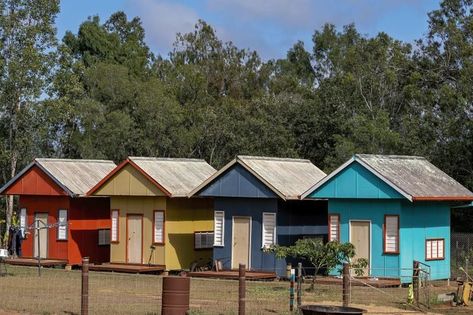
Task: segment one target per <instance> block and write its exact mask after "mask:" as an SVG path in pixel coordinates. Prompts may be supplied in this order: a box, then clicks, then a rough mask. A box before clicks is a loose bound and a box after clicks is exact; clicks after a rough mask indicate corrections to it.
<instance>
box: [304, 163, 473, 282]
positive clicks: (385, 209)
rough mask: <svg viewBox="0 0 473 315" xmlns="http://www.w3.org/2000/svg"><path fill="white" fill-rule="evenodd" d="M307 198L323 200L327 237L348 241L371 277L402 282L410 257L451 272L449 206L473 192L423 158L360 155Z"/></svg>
mask: <svg viewBox="0 0 473 315" xmlns="http://www.w3.org/2000/svg"><path fill="white" fill-rule="evenodd" d="M306 197H307V198H317V199H321V198H322V199H327V200H328V220H329V236H328V238H329V240H338V241H340V242H351V243H353V244H354V245H355V248H356V251H357V255H356V257H355V259H356V258H360V257H362V258H366V259H368V261H369V273H370V274H369V275H370V276H373V277H394V278H400V280H401V282H403V283H404V282H410V276H411V275H412V264H413V261H414V260H417V261H420V262H421V263H424V264H427V265H429V266H430V272H431V279H432V280H437V279H447V278H449V277H450V208H451V207H452V205H454V204H455V203H458V202H459V201H460V202H464V201H470V200H473V193H472V192H470V191H469V190H468V189H466V188H465V187H463V186H462V185H460V184H459V183H458V182H456V181H455V180H454V179H452V178H451V177H450V176H448V175H447V174H445V173H444V172H442V171H441V170H440V169H438V168H437V167H435V166H434V165H432V164H431V163H430V162H428V161H427V160H426V159H424V158H422V157H411V156H388V155H367V154H360V155H355V156H354V157H353V158H352V159H350V160H349V161H347V162H346V163H345V164H343V165H342V166H340V167H339V168H338V169H337V170H335V171H334V172H332V173H331V174H330V175H328V176H327V177H325V178H324V179H323V180H321V181H320V182H318V183H317V184H315V185H314V186H313V187H312V188H311V189H309V190H308V191H307V192H306V193H304V194H303V195H302V198H306Z"/></svg>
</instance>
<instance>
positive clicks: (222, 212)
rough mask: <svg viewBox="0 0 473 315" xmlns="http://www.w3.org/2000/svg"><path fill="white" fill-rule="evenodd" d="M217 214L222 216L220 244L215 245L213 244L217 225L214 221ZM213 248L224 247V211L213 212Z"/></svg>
mask: <svg viewBox="0 0 473 315" xmlns="http://www.w3.org/2000/svg"><path fill="white" fill-rule="evenodd" d="M217 213H219V214H221V215H222V237H221V239H222V242H221V244H217V243H215V242H216V239H217V238H216V237H215V235H216V230H217V229H216V224H217V220H215V218H216V214H217ZM213 246H214V247H225V211H223V210H214V244H213Z"/></svg>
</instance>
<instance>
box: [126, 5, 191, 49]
mask: <svg viewBox="0 0 473 315" xmlns="http://www.w3.org/2000/svg"><path fill="white" fill-rule="evenodd" d="M127 7H128V8H129V10H128V11H129V12H130V13H131V14H132V15H138V16H139V17H140V18H141V20H142V22H143V27H144V28H145V31H146V40H147V42H148V44H149V45H150V46H151V47H152V48H153V50H154V49H157V50H158V52H159V53H161V54H167V53H168V52H169V51H171V49H172V44H173V43H174V41H175V39H176V33H178V32H180V33H187V32H190V31H192V30H193V28H194V25H195V24H196V23H197V21H198V19H199V16H198V14H197V13H196V12H195V11H194V10H192V8H190V7H187V6H185V5H181V4H178V3H176V2H171V1H163V0H128V1H127Z"/></svg>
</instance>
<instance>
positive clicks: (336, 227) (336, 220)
mask: <svg viewBox="0 0 473 315" xmlns="http://www.w3.org/2000/svg"><path fill="white" fill-rule="evenodd" d="M328 221H329V225H330V226H329V241H340V240H339V235H340V216H339V215H338V214H329V217H328Z"/></svg>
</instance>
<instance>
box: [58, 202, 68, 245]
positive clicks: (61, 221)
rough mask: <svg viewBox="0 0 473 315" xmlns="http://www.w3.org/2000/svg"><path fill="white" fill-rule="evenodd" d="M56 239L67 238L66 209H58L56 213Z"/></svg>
mask: <svg viewBox="0 0 473 315" xmlns="http://www.w3.org/2000/svg"><path fill="white" fill-rule="evenodd" d="M57 239H58V240H67V210H65V209H60V210H59V215H58V226H57Z"/></svg>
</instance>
